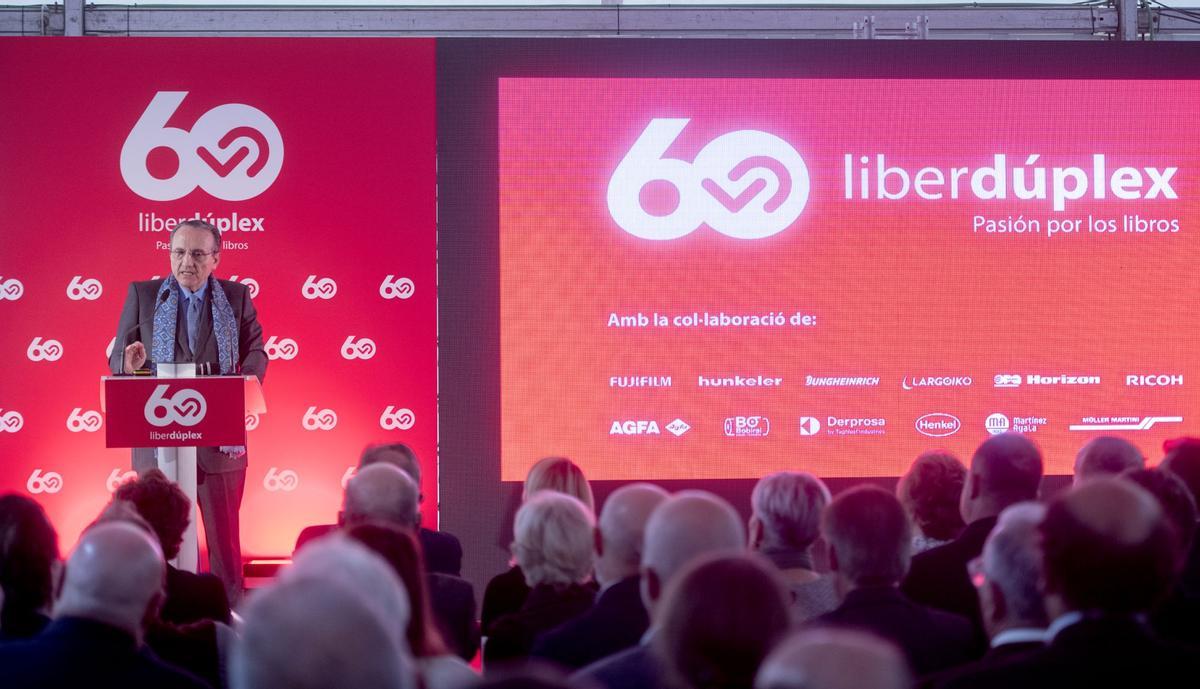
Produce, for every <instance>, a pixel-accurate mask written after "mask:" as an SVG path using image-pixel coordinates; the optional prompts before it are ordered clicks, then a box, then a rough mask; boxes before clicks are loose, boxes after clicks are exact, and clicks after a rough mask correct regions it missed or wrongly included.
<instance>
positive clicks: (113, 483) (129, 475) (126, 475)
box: [104, 469, 137, 493]
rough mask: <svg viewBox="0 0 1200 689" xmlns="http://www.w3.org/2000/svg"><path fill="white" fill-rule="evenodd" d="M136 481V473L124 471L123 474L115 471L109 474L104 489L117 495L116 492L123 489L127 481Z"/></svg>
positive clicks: (117, 470)
mask: <svg viewBox="0 0 1200 689" xmlns="http://www.w3.org/2000/svg"><path fill="white" fill-rule="evenodd" d="M136 479H137V472H136V471H124V472H123V471H121V470H120V469H113V470H112V471H111V472H110V473H109V474H108V478H107V479H106V480H105V481H104V487H105V488H106V489H107V490H108V492H110V493H115V492H117V489H118V488H120V487H121V484H122V483H125V482H126V481H133V480H136Z"/></svg>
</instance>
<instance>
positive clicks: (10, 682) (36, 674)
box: [0, 522, 207, 689]
mask: <svg viewBox="0 0 1200 689" xmlns="http://www.w3.org/2000/svg"><path fill="white" fill-rule="evenodd" d="M164 568H165V565H164V562H163V558H162V550H161V549H160V547H159V545H158V542H157V541H156V540H155V538H154V537H153V536H152V535H150V534H147V533H146V532H144V531H142V530H141V529H139V528H138V527H137V526H134V525H132V524H128V523H121V522H110V523H101V524H97V525H95V526H93V527H92V528H91V529H89V530H88V531H86V532H85V533H84V535H83V536H82V537H81V538H80V541H79V544H78V546H76V548H75V552H74V553H72V554H71V558H70V560H69V561H68V562H67V567H66V574H65V577H64V581H63V588H62V593H61V595H60V596H59V599H58V601H57V603H56V605H55V610H54V617H55V619H54V621H53V622H51V624H50V625H49V626H48V627H47V628H46V630H45V631H44V632H43V633H42V634H41V635H40V636H38V637H36V638H34V639H32V640H29V641H24V642H12V643H8V644H2V645H0V668H3V675H2V676H3V682H4V687H5V689H20V688H22V687H82V686H96V687H121V688H122V689H139V688H142V687H144V688H146V689H170V688H172V687H186V688H189V689H191V688H194V687H205V686H207V685H206V684H204V683H203V682H201V681H200V680H199V679H196V678H195V677H193V676H191V675H189V674H187V673H185V672H183V671H182V670H178V669H176V668H173V667H171V666H169V665H167V664H166V663H163V662H162V661H161V660H159V659H158V658H156V657H155V656H154V655H153V654H152V653H150V652H149V651H147V650H146V649H145V648H143V646H142V643H143V639H144V634H145V625H146V622H147V620H150V619H152V618H154V617H155V614H156V612H157V608H158V605H159V604H160V603H161V601H162V598H163V577H164V574H165V569H164Z"/></svg>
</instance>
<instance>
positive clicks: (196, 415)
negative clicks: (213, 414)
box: [143, 384, 208, 428]
mask: <svg viewBox="0 0 1200 689" xmlns="http://www.w3.org/2000/svg"><path fill="white" fill-rule="evenodd" d="M170 387H171V386H170V385H169V384H168V385H159V386H158V387H156V388H154V393H153V394H151V395H150V399H148V400H146V407H145V409H144V410H143V411H144V413H145V416H146V422H147V423H149V424H150V425H152V426H158V427H159V428H162V427H163V426H169V425H171V424H173V423H176V424H179V425H180V426H195V425H196V424H198V423H200V422H201V421H203V420H204V415H205V414H206V413H208V403H207V402H205V401H204V395H201V394H200V393H199V392H198V391H196V390H193V389H191V388H183V389H182V390H179V391H177V392H176V393H175V394H174V395H173V396H171V397H170V398H168V397H167V390H169V389H170Z"/></svg>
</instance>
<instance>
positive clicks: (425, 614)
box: [346, 522, 479, 689]
mask: <svg viewBox="0 0 1200 689" xmlns="http://www.w3.org/2000/svg"><path fill="white" fill-rule="evenodd" d="M346 537H347V538H349V539H351V540H353V541H357V542H359V543H361V544H363V545H365V546H366V547H368V548H370V549H371V550H372V551H374V552H375V553H376V554H377V555H379V556H380V557H382V558H383V559H384V560H386V561H387V563H388V564H389V565H391V566H392V569H393V570H394V571H395V572H396V574H397V575H398V576H399V577H400V580H401V581H402V582H403V583H404V588H405V591H406V592H407V593H408V599H409V604H410V606H411V608H412V618H411V619H410V620H409V622H408V630H407V634H406V638H407V640H408V646H409V648H410V649H411V650H412V654H413V656H415V658H416V664H417V669H418V671H419V674H420V676H421V680H422V684H423V685H424V687H425V689H451V688H453V687H460V686H464V685H466V684H470V683H472V682H474V681H476V680H478V679H479V677H478V675H476V674H475V671H474V670H472V669H471V667H470V666H469V665H467V664H466V663H465V662H463V660H462V659H461V658H459V657H457V656H454V655H451V654H450V653H449V652H448V650H447V647H446V644H445V642H444V641H443V640H442V633H441V632H440V631H439V630H438V627H437V624H436V622H435V620H434V617H433V613H432V608H431V607H430V600H429V595H428V593H427V587H426V577H427V576H428V577H442V576H446V575H443V574H436V573H427V572H426V570H425V564H424V563H423V562H422V561H421V546H420V543H418V542H417V539H416V536H414V535H413V534H412V532H411V531H408V530H406V529H402V528H400V527H398V526H395V525H394V524H388V523H386V522H361V523H357V524H355V525H353V526H351V527H349V528H347V529H346ZM473 609H474V601H472V610H473Z"/></svg>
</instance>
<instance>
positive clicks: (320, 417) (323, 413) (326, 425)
mask: <svg viewBox="0 0 1200 689" xmlns="http://www.w3.org/2000/svg"><path fill="white" fill-rule="evenodd" d="M337 422H338V416H337V412H335V411H334V410H332V409H322V410H320V411H317V408H316V407H309V408H308V411H306V412H304V417H303V418H301V419H300V424H301V425H302V426H304V430H306V431H332V430H333V429H334V428H336V427H337Z"/></svg>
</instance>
